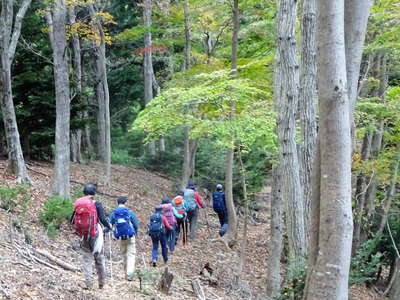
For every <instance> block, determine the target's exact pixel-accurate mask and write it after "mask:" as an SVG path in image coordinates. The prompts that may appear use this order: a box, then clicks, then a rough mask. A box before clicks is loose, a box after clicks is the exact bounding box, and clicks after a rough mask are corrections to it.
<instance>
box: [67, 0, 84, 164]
mask: <svg viewBox="0 0 400 300" xmlns="http://www.w3.org/2000/svg"><path fill="white" fill-rule="evenodd" d="M68 17H69V23H70V24H74V23H75V22H76V15H75V8H74V7H73V6H71V7H68ZM71 44H72V50H73V58H74V59H73V63H74V64H73V66H74V72H73V73H74V87H75V98H76V99H77V100H78V101H79V102H80V101H82V59H81V44H80V41H79V36H78V35H77V34H72V35H71ZM78 116H79V117H81V116H83V114H81V113H80V112H79V113H78ZM81 141H82V130H81V129H80V128H77V129H73V130H71V156H72V161H73V162H78V163H80V162H81V160H82V154H81Z"/></svg>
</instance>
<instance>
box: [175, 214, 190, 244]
mask: <svg viewBox="0 0 400 300" xmlns="http://www.w3.org/2000/svg"><path fill="white" fill-rule="evenodd" d="M187 228H188V224H187V220H186V218H181V219H176V230H175V231H176V232H175V236H176V237H175V240H176V243H177V242H178V239H179V236H180V235H181V234H182V242H183V244H186V242H187Z"/></svg>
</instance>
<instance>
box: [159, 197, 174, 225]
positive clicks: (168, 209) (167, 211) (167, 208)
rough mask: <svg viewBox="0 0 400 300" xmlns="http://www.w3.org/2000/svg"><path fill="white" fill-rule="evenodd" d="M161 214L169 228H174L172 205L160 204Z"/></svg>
mask: <svg viewBox="0 0 400 300" xmlns="http://www.w3.org/2000/svg"><path fill="white" fill-rule="evenodd" d="M161 206H162V212H163V215H164V216H165V217H166V218H167V220H168V224H169V225H171V227H174V228H175V227H176V218H175V216H174V211H173V209H172V204H170V203H168V204H162V205H161Z"/></svg>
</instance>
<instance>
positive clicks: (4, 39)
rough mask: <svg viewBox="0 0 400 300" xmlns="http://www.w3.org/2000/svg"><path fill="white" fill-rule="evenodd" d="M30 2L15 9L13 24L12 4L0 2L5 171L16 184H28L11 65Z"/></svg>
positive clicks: (0, 96)
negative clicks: (8, 171) (15, 106)
mask: <svg viewBox="0 0 400 300" xmlns="http://www.w3.org/2000/svg"><path fill="white" fill-rule="evenodd" d="M30 3H31V0H24V1H23V2H22V4H21V7H20V8H19V10H18V12H17V14H16V16H15V21H14V24H13V17H14V12H13V5H14V1H13V0H3V1H2V3H1V15H0V72H1V83H0V90H1V95H0V107H1V111H2V116H3V122H4V129H5V135H6V140H7V148H8V149H7V150H8V151H7V152H8V163H9V166H8V167H9V169H10V170H11V171H12V173H13V174H15V175H16V176H17V183H31V179H30V178H29V175H28V171H27V169H26V165H25V159H24V155H23V152H22V147H21V141H20V136H19V131H18V124H17V118H16V115H15V108H14V102H13V94H12V85H11V82H12V79H11V65H12V61H13V59H14V55H15V50H16V46H17V42H18V39H19V37H20V34H21V26H22V20H23V18H24V16H25V14H26V12H27V10H28V7H29V5H30Z"/></svg>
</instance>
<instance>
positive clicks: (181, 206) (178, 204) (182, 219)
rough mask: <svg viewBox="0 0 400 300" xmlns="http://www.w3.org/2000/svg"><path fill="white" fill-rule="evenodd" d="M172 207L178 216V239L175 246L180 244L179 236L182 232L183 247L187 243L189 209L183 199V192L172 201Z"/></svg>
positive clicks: (176, 238)
mask: <svg viewBox="0 0 400 300" xmlns="http://www.w3.org/2000/svg"><path fill="white" fill-rule="evenodd" d="M171 204H172V206H173V207H174V209H175V211H176V214H175V217H176V223H177V225H176V237H175V245H176V244H177V242H178V239H179V236H180V234H181V232H182V242H183V245H185V244H186V243H187V228H188V226H187V211H188V210H189V207H188V206H187V203H186V201H185V200H184V199H183V192H179V193H178V196H176V197H175V198H174V199H172V201H171Z"/></svg>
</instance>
